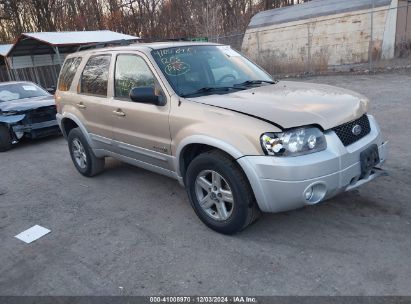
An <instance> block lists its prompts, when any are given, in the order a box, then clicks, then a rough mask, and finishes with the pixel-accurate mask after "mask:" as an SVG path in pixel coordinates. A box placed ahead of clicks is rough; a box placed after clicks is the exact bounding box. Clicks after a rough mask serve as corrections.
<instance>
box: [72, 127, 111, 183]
mask: <svg viewBox="0 0 411 304" xmlns="http://www.w3.org/2000/svg"><path fill="white" fill-rule="evenodd" d="M68 146H69V150H70V156H71V159H72V160H73V163H74V166H75V167H76V169H77V170H78V172H80V173H81V174H82V175H84V176H88V177H91V176H94V175H97V174H99V173H101V172H102V171H103V170H104V158H98V157H96V156H95V155H94V153H93V151H92V150H91V148H90V146H89V144H88V143H87V140H86V138H85V137H84V135H83V133H82V132H81V130H80V128H75V129H73V130H71V131H70V133H69V135H68Z"/></svg>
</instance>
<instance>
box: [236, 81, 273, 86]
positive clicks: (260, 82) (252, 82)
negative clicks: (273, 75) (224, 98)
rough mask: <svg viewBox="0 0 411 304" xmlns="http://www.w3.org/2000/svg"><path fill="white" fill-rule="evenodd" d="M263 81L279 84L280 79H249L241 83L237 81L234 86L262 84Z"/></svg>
mask: <svg viewBox="0 0 411 304" xmlns="http://www.w3.org/2000/svg"><path fill="white" fill-rule="evenodd" d="M262 83H268V84H277V83H278V80H276V81H271V80H247V81H244V82H241V83H236V84H235V85H234V86H236V87H237V86H238V87H241V86H248V85H255V84H262Z"/></svg>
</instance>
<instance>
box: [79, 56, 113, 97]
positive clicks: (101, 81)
mask: <svg viewBox="0 0 411 304" xmlns="http://www.w3.org/2000/svg"><path fill="white" fill-rule="evenodd" d="M110 61H111V55H101V56H94V57H91V58H90V59H89V60H88V62H87V64H86V66H85V67H84V70H83V73H82V75H81V80H80V87H81V93H85V94H91V95H98V96H107V83H108V73H109V68H110Z"/></svg>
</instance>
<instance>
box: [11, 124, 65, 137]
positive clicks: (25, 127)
mask: <svg viewBox="0 0 411 304" xmlns="http://www.w3.org/2000/svg"><path fill="white" fill-rule="evenodd" d="M12 129H13V132H14V133H15V134H18V133H24V134H27V135H28V136H29V137H30V138H33V139H34V138H41V137H46V136H50V135H54V134H59V133H60V128H59V125H58V123H57V120H49V121H44V122H39V123H32V124H18V125H14V126H12Z"/></svg>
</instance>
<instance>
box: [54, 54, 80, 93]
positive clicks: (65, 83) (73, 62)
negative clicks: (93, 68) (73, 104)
mask: <svg viewBox="0 0 411 304" xmlns="http://www.w3.org/2000/svg"><path fill="white" fill-rule="evenodd" d="M80 63H81V58H80V57H76V58H70V59H67V60H66V62H65V63H64V65H63V68H62V69H61V73H60V79H59V84H58V88H59V90H60V91H68V90H70V86H71V83H72V82H73V79H74V76H75V75H76V71H77V68H78V67H79V65H80Z"/></svg>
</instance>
